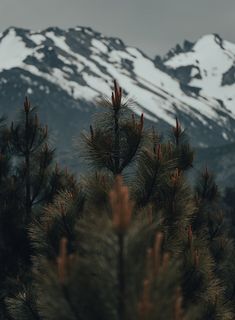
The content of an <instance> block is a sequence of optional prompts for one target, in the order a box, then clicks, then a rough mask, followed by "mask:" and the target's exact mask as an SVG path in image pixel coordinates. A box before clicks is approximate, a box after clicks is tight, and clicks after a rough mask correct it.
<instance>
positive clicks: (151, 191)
mask: <svg viewBox="0 0 235 320" xmlns="http://www.w3.org/2000/svg"><path fill="white" fill-rule="evenodd" d="M103 105H104V107H105V112H104V114H102V115H101V116H98V118H97V120H96V122H95V124H94V125H93V126H91V127H90V132H89V133H87V134H85V135H84V136H83V141H84V146H85V151H86V153H85V157H86V159H87V160H88V163H89V164H90V166H91V170H90V171H91V172H89V173H88V174H87V175H85V176H84V177H83V178H82V179H81V181H80V182H79V184H78V186H77V188H76V190H73V191H72V192H71V191H69V192H68V191H67V192H65V193H61V194H59V195H58V196H56V197H55V199H54V201H53V203H51V204H49V205H48V206H47V207H46V208H45V209H44V210H43V213H42V217H40V219H38V220H37V222H35V223H34V224H33V225H32V226H31V228H30V237H31V239H32V245H33V247H34V250H35V252H36V253H37V254H36V256H34V277H35V282H34V290H33V296H32V294H31V295H30V294H27V291H24V290H22V292H20V294H19V295H18V296H17V297H15V298H12V299H9V300H8V306H9V310H10V313H11V316H12V317H13V318H16V315H17V316H18V318H19V319H35V317H34V316H32V313H30V308H29V306H32V301H34V302H33V308H34V309H33V310H34V313H35V314H36V315H37V316H36V318H37V319H68V320H70V319H81V320H83V319H84V320H87V319H102V320H104V319H117V320H125V319H150V320H151V319H169V320H185V319H190V320H194V319H195V320H199V319H200V320H207V319H210V320H219V319H220V320H229V319H233V314H232V312H231V308H230V305H229V303H228V301H227V300H226V299H227V297H228V296H227V293H225V292H224V291H226V289H227V288H226V283H225V282H224V281H223V280H222V278H221V277H220V273H219V272H218V268H217V263H218V264H219V266H220V263H221V260H220V259H216V257H215V255H214V251H213V248H214V247H213V243H211V242H210V237H211V233H210V232H211V230H212V229H208V228H207V227H206V226H208V227H210V226H209V220H208V217H207V211H205V210H206V209H205V208H204V206H200V203H201V202H200V201H199V200H198V199H199V198H200V197H201V195H200V192H199V189H198V191H197V194H198V196H197V197H196V200H195V196H194V192H193V190H192V189H191V188H190V186H189V185H188V183H187V181H186V175H185V172H186V171H187V170H188V169H190V168H191V167H192V162H193V151H192V149H191V147H190V145H189V143H188V141H187V139H186V136H185V132H184V131H183V130H182V128H181V126H180V123H179V121H178V119H177V120H176V126H175V127H174V128H173V129H172V135H171V138H170V140H169V141H164V140H162V139H161V138H160V137H159V135H158V134H157V133H156V131H155V130H154V129H147V130H144V128H143V122H144V121H143V115H142V116H141V117H140V119H138V120H137V119H136V117H135V116H134V115H132V114H131V112H130V111H129V109H128V103H127V102H125V101H123V98H122V90H121V89H120V88H119V86H118V85H117V83H116V82H115V83H114V92H113V94H112V97H111V100H110V101H107V100H105V101H104V103H103ZM206 194H210V192H209V193H207V192H206ZM197 200H198V201H197ZM208 205H210V204H208ZM201 220H202V222H200V221H201ZM221 236H224V234H223V235H221ZM216 250H217V254H220V253H223V251H220V248H217V249H216ZM221 270H222V269H221ZM22 297H23V298H22ZM229 300H230V299H229Z"/></svg>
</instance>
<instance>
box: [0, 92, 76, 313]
mask: <svg viewBox="0 0 235 320" xmlns="http://www.w3.org/2000/svg"><path fill="white" fill-rule="evenodd" d="M53 158H54V151H53V150H52V149H51V148H50V147H49V145H48V132H47V127H43V126H41V125H40V123H39V120H38V116H37V113H36V109H35V108H31V106H30V102H29V101H28V99H27V98H26V100H25V102H24V109H23V110H22V111H21V113H20V114H19V117H18V119H17V120H16V121H15V122H13V123H12V124H11V126H10V128H8V127H7V126H6V125H5V126H2V127H1V128H0V203H1V206H0V260H1V267H0V286H1V290H0V296H1V303H2V305H3V307H2V308H1V311H2V313H3V314H4V313H5V311H4V309H5V307H4V304H3V299H4V297H6V296H11V295H12V294H15V292H18V291H19V290H21V287H24V286H25V285H26V283H30V281H31V280H30V270H31V265H32V263H31V256H32V254H33V248H32V246H31V243H30V239H29V236H28V228H29V226H30V224H31V223H32V222H33V221H34V220H35V219H36V218H37V217H38V215H40V211H41V208H42V207H43V206H45V205H46V204H49V203H50V202H51V201H52V200H53V199H54V196H55V195H56V194H58V192H60V191H62V190H65V189H67V188H68V189H73V188H74V185H75V182H74V181H73V180H72V177H71V176H69V175H68V174H67V173H66V172H63V171H61V170H59V169H58V168H57V167H55V164H53ZM8 279H10V283H11V284H9V280H8ZM2 317H5V316H4V315H2Z"/></svg>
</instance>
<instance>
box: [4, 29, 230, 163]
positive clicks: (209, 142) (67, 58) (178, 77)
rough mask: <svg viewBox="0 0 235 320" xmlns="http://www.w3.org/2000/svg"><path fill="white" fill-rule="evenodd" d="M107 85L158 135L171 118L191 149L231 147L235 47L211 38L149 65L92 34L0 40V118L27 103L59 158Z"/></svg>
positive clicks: (118, 43) (19, 35)
mask: <svg viewBox="0 0 235 320" xmlns="http://www.w3.org/2000/svg"><path fill="white" fill-rule="evenodd" d="M114 78H115V79H116V80H117V81H118V82H119V83H120V85H121V86H122V87H123V88H124V90H125V93H126V94H128V96H129V98H131V99H133V100H134V101H135V103H134V106H133V107H132V108H133V111H134V112H136V113H137V114H140V113H142V112H144V114H145V118H146V119H148V123H151V124H154V125H156V126H157V127H158V128H159V130H161V131H162V130H164V131H165V130H167V129H168V128H169V127H170V126H171V125H172V124H173V123H174V121H175V117H176V116H177V117H178V118H179V119H180V121H181V123H182V124H183V126H184V127H185V128H187V132H188V135H189V136H190V139H191V142H192V144H193V145H194V146H195V147H197V148H198V147H203V148H204V147H220V146H225V145H229V144H232V143H233V142H234V137H235V45H234V44H232V43H230V42H228V41H224V40H222V39H221V38H220V37H219V36H218V35H206V36H203V37H202V38H200V39H199V40H198V41H197V42H196V43H195V44H193V43H190V42H188V41H185V42H184V44H183V46H180V45H177V46H176V47H175V48H174V49H173V50H171V51H170V52H169V53H168V54H167V55H166V56H165V57H159V56H157V57H156V58H155V59H150V58H149V57H148V56H147V55H146V54H144V53H143V52H142V51H141V50H139V49H137V48H133V47H129V46H127V45H125V44H124V43H123V41H122V40H120V39H118V38H110V37H106V36H105V35H103V34H101V33H99V32H96V31H94V30H92V29H91V28H85V27H76V28H71V29H68V30H62V29H59V28H48V29H46V30H42V31H38V32H35V31H30V30H25V29H20V28H14V27H11V28H9V29H7V30H5V31H4V32H2V33H1V34H0V113H5V114H6V115H7V116H8V117H9V118H11V117H12V116H13V115H14V113H15V112H16V110H17V109H18V108H19V106H20V105H22V101H23V99H24V96H25V95H28V96H29V97H30V99H31V101H32V102H33V104H35V105H39V106H40V115H41V117H42V118H43V120H44V121H46V122H47V123H48V124H49V127H50V128H51V130H52V135H53V139H54V140H55V143H56V145H57V146H58V149H59V150H60V152H61V154H63V155H66V156H65V157H66V158H67V157H68V155H69V154H70V150H71V141H72V137H74V136H78V135H79V133H80V132H81V130H82V129H84V128H87V127H88V124H89V122H90V121H91V117H92V115H93V114H94V111H97V106H96V104H95V103H96V100H97V99H98V98H99V97H101V96H104V95H109V94H110V88H111V87H112V82H113V79H114Z"/></svg>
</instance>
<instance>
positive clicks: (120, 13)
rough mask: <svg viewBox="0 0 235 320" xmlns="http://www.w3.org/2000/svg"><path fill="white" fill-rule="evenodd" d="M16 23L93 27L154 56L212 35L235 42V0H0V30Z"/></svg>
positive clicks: (43, 26) (27, 26)
mask: <svg viewBox="0 0 235 320" xmlns="http://www.w3.org/2000/svg"><path fill="white" fill-rule="evenodd" d="M12 25H14V26H20V27H26V28H31V29H34V30H37V29H42V28H46V27H48V26H52V25H53V26H59V27H65V28H67V27H74V26H77V25H82V26H90V27H92V28H94V29H96V30H97V31H101V32H102V33H104V34H106V35H108V36H117V37H120V38H122V39H123V40H124V41H125V42H126V43H127V44H129V45H133V46H137V47H139V48H140V49H142V50H143V51H145V52H146V53H147V54H149V55H151V56H152V57H153V56H155V55H156V54H164V53H165V52H167V51H168V50H169V49H170V48H172V47H174V46H175V44H176V43H182V42H183V40H184V39H188V40H193V41H195V40H196V39H197V38H199V37H200V36H202V35H203V34H206V33H219V34H220V35H221V36H222V37H223V38H224V39H227V40H230V41H233V42H235V0H0V31H2V30H4V29H5V28H7V27H9V26H12Z"/></svg>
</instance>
